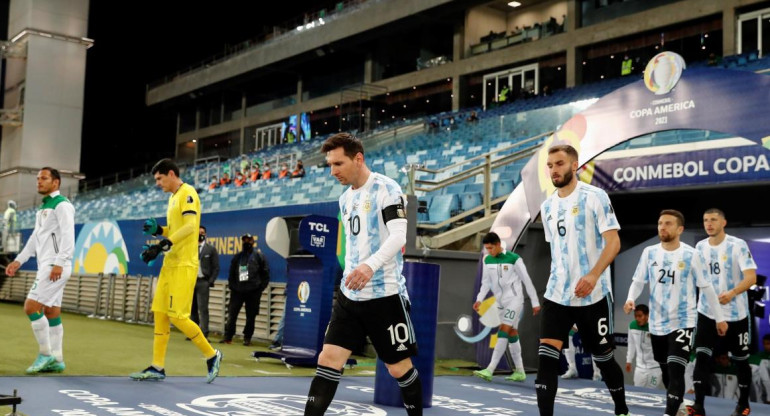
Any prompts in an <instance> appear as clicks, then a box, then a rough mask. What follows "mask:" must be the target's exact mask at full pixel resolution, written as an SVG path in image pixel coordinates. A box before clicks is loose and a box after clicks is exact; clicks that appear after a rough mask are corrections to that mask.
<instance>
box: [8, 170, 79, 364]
mask: <svg viewBox="0 0 770 416" xmlns="http://www.w3.org/2000/svg"><path fill="white" fill-rule="evenodd" d="M59 186H61V175H60V174H59V171H58V170H56V169H54V168H51V167H44V168H42V169H40V171H39V172H38V173H37V193H39V194H40V195H43V204H42V205H41V206H40V208H39V209H38V211H37V215H36V218H35V229H34V230H32V235H30V236H29V240H27V244H26V245H25V246H24V249H23V250H21V252H20V253H19V255H18V256H16V260H14V261H12V262H11V264H9V265H8V267H7V268H6V269H5V272H6V274H8V276H13V275H15V274H16V271H17V270H19V267H21V265H22V264H24V263H25V262H26V261H27V260H29V258H30V257H32V256H34V257H36V258H37V276H35V282H34V283H33V284H32V287H31V288H30V289H29V294H27V300H25V301H24V313H26V314H27V316H28V317H29V320H30V322H31V323H32V332H34V334H35V339H37V344H38V346H39V347H40V350H39V354H38V356H37V358H36V359H35V362H33V363H32V365H31V366H29V368H27V374H35V373H39V372H48V371H52V372H57V373H60V372H62V371H64V367H65V365H64V356H63V354H62V341H63V339H64V326H63V325H62V323H61V300H62V297H63V296H64V286H65V285H66V284H67V280H69V278H70V275H71V274H72V254H73V253H74V251H75V207H73V206H72V203H70V201H69V200H68V199H67V198H65V197H64V195H62V194H61V193H60V192H59ZM43 318H45V319H43Z"/></svg>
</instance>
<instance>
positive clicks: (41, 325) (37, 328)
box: [31, 317, 51, 355]
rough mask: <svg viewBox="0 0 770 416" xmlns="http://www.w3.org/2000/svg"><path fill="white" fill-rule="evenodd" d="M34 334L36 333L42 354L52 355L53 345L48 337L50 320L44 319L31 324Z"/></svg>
mask: <svg viewBox="0 0 770 416" xmlns="http://www.w3.org/2000/svg"><path fill="white" fill-rule="evenodd" d="M31 324H32V332H34V333H35V339H37V344H38V345H39V346H40V354H43V355H51V344H50V341H49V337H48V319H45V317H42V318H40V319H36V320H34V321H32V322H31Z"/></svg>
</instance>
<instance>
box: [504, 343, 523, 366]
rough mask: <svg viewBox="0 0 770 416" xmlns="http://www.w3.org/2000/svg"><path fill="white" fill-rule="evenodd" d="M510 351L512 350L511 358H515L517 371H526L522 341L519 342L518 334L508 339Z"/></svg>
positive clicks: (514, 363) (514, 362)
mask: <svg viewBox="0 0 770 416" xmlns="http://www.w3.org/2000/svg"><path fill="white" fill-rule="evenodd" d="M508 351H510V352H511V358H513V365H514V366H515V367H516V371H524V361H523V360H522V358H521V343H520V342H519V336H518V335H514V336H512V337H511V338H509V339H508Z"/></svg>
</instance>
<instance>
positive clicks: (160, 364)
mask: <svg viewBox="0 0 770 416" xmlns="http://www.w3.org/2000/svg"><path fill="white" fill-rule="evenodd" d="M170 332H171V327H170V323H169V320H168V315H166V314H165V313H160V312H155V330H154V332H153V337H152V366H153V367H155V369H156V370H162V369H163V368H164V367H165V366H166V349H167V348H168V339H169V336H170Z"/></svg>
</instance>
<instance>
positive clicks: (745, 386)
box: [733, 355, 751, 408]
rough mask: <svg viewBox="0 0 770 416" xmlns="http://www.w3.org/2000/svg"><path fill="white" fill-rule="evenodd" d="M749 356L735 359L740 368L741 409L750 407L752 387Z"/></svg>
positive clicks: (739, 404)
mask: <svg viewBox="0 0 770 416" xmlns="http://www.w3.org/2000/svg"><path fill="white" fill-rule="evenodd" d="M748 360H749V356H748V355H746V356H744V357H733V361H734V362H735V365H736V367H738V392H739V393H740V396H738V406H740V407H741V408H746V407H749V389H750V387H751V366H750V365H749V361H748Z"/></svg>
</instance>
